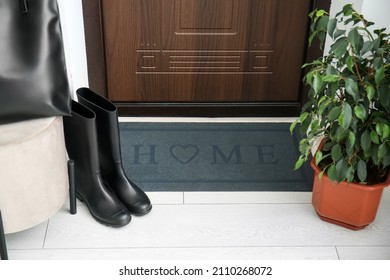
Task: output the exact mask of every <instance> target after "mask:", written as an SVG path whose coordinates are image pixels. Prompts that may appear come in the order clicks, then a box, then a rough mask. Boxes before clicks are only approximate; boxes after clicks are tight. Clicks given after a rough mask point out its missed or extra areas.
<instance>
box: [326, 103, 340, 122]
mask: <svg viewBox="0 0 390 280" xmlns="http://www.w3.org/2000/svg"><path fill="white" fill-rule="evenodd" d="M340 113H341V107H340V106H335V107H333V108H332V110H330V112H329V114H328V118H329V120H330V121H334V120H335V119H337V118H338V117H339V116H340Z"/></svg>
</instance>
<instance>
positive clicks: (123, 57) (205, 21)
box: [102, 0, 311, 103]
mask: <svg viewBox="0 0 390 280" xmlns="http://www.w3.org/2000/svg"><path fill="white" fill-rule="evenodd" d="M310 4H311V1H309V0H294V1H279V0H240V1H239V0H198V1H194V0H134V1H125V0H118V1H115V2H114V3H113V2H112V1H109V0H103V1H102V11H103V14H104V17H103V18H104V22H103V25H104V38H105V61H106V63H107V75H108V79H107V82H108V97H109V98H110V99H111V100H113V101H115V102H145V103H148V102H149V103H152V102H159V103H162V102H238V103H240V102H293V101H295V102H299V98H300V93H299V87H300V83H301V81H300V77H301V64H302V62H303V61H304V53H305V51H304V50H305V46H306V42H305V41H306V29H307V28H306V27H307V14H308V12H309V9H310Z"/></svg>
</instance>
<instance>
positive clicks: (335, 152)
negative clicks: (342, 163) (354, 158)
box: [331, 144, 342, 162]
mask: <svg viewBox="0 0 390 280" xmlns="http://www.w3.org/2000/svg"><path fill="white" fill-rule="evenodd" d="M331 155H332V160H333V161H334V162H336V161H338V160H339V159H340V158H341V157H342V154H341V146H340V145H339V144H336V145H334V146H333V147H332V151H331Z"/></svg>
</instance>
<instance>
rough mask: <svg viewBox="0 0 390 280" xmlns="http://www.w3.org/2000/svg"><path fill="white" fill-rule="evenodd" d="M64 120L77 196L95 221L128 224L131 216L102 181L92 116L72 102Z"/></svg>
mask: <svg viewBox="0 0 390 280" xmlns="http://www.w3.org/2000/svg"><path fill="white" fill-rule="evenodd" d="M63 119H64V132H65V143H66V149H67V152H68V155H69V157H70V158H71V159H72V160H74V170H75V183H76V193H77V197H78V198H79V199H80V200H81V201H85V203H86V204H87V206H88V208H89V211H90V212H91V214H92V216H93V217H94V218H95V219H96V220H97V221H98V222H100V223H102V224H105V225H108V226H113V227H120V226H124V225H127V224H128V223H130V221H131V213H130V212H129V210H128V209H127V208H126V206H125V205H123V203H122V202H121V201H120V200H119V199H118V197H117V196H116V195H115V193H113V192H112V191H111V190H110V189H109V188H108V187H107V186H106V185H105V184H104V182H103V180H102V178H101V174H100V168H99V156H98V143H97V133H96V123H95V120H96V117H95V113H94V112H92V111H91V110H89V109H88V108H86V107H85V106H83V105H81V104H78V103H77V102H75V101H72V115H71V116H69V117H64V118H63Z"/></svg>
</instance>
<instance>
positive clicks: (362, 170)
mask: <svg viewBox="0 0 390 280" xmlns="http://www.w3.org/2000/svg"><path fill="white" fill-rule="evenodd" d="M357 174H358V177H359V180H360V182H365V181H366V179H367V166H366V163H365V162H364V161H363V160H359V162H358V168H357Z"/></svg>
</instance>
